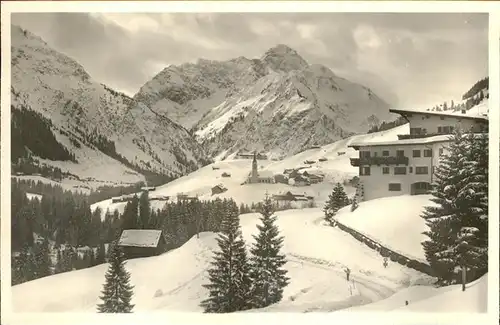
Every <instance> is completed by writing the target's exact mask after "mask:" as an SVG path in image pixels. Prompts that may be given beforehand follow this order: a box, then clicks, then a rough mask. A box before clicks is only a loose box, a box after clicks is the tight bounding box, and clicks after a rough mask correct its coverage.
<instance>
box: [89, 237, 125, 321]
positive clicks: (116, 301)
mask: <svg viewBox="0 0 500 325" xmlns="http://www.w3.org/2000/svg"><path fill="white" fill-rule="evenodd" d="M111 249H112V250H111V254H110V257H109V263H110V265H109V268H108V270H107V272H106V275H105V279H106V282H105V283H104V286H103V291H102V296H101V297H100V299H101V300H102V303H101V304H98V305H97V310H98V312H100V313H131V312H132V309H133V308H134V305H133V304H131V300H132V296H133V291H132V290H133V288H134V287H133V286H132V285H131V284H130V273H129V272H127V270H126V269H125V255H124V253H123V251H122V249H121V248H120V247H119V246H118V245H116V242H114V243H113V246H112V248H111Z"/></svg>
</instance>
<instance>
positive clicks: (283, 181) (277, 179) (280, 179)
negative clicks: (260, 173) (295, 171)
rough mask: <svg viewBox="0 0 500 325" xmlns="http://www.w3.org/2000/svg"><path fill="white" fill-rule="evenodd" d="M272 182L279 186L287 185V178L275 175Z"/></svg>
mask: <svg viewBox="0 0 500 325" xmlns="http://www.w3.org/2000/svg"><path fill="white" fill-rule="evenodd" d="M274 182H275V183H281V184H288V176H287V175H284V174H276V175H274Z"/></svg>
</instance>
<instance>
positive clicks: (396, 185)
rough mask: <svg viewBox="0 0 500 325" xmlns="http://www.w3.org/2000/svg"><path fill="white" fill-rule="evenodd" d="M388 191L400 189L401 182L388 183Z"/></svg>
mask: <svg viewBox="0 0 500 325" xmlns="http://www.w3.org/2000/svg"><path fill="white" fill-rule="evenodd" d="M389 191H391V192H397V191H401V184H400V183H389Z"/></svg>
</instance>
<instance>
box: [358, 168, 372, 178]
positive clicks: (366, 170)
mask: <svg viewBox="0 0 500 325" xmlns="http://www.w3.org/2000/svg"><path fill="white" fill-rule="evenodd" d="M360 172H361V173H360V175H363V176H369V175H370V167H361V169H360Z"/></svg>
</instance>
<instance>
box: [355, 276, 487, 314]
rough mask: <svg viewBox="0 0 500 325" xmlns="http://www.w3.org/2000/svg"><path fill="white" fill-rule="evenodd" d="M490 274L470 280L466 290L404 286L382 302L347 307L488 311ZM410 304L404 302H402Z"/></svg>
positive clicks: (453, 311)
mask: <svg viewBox="0 0 500 325" xmlns="http://www.w3.org/2000/svg"><path fill="white" fill-rule="evenodd" d="M487 292H488V274H485V275H483V276H482V277H481V278H480V279H478V280H476V281H474V282H472V283H469V284H467V286H466V290H465V292H463V291H462V286H461V285H452V286H446V287H441V288H434V287H430V286H413V287H409V288H406V289H403V290H401V291H399V292H397V293H395V294H394V295H392V296H391V297H389V298H387V299H384V300H380V301H378V302H375V303H372V304H369V305H364V306H358V307H352V308H349V309H347V311H379V310H386V311H390V310H394V311H398V312H409V311H410V312H427V313H443V312H447V313H486V312H487V308H486V307H487ZM405 301H408V305H407V306H406V305H405V306H401V302H405Z"/></svg>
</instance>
